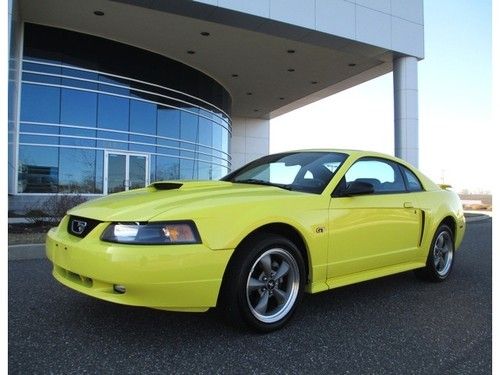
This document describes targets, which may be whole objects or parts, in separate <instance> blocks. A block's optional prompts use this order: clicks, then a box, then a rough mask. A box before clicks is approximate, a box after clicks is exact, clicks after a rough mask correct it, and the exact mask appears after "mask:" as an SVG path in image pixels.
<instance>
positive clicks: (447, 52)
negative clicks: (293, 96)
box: [270, 0, 494, 192]
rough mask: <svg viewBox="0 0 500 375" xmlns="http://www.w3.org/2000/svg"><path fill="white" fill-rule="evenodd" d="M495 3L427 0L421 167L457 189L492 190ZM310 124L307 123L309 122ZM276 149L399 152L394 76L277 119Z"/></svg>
mask: <svg viewBox="0 0 500 375" xmlns="http://www.w3.org/2000/svg"><path fill="white" fill-rule="evenodd" d="M491 14H492V13H491V1H488V0H439V1H436V0H424V30H425V59H424V60H422V61H420V62H419V65H418V75H419V146H420V155H419V169H420V170H421V171H422V172H424V174H426V175H427V176H429V177H430V178H431V179H432V180H434V181H435V182H437V183H443V182H444V183H447V184H451V185H452V186H453V188H454V190H456V191H459V192H460V191H462V190H464V189H467V190H469V191H470V192H485V191H491V190H492V188H493V179H494V176H493V174H492V173H487V170H489V168H486V164H485V161H486V160H488V159H489V155H490V153H491V154H492V146H493V142H492V120H491V109H492V108H491V105H492V100H491V94H492V83H491V82H492V63H491V45H492V43H491V39H492V36H491V35H492V32H491ZM305 124H306V125H307V126H304V125H305ZM270 129H271V130H270V151H271V152H279V151H286V150H292V149H303V148H316V147H326V148H353V149H366V150H371V151H379V152H384V153H387V154H392V155H393V154H394V130H393V129H394V113H393V82H392V73H389V74H386V75H384V76H381V77H379V78H376V79H374V80H371V81H368V82H365V83H363V84H361V85H359V86H356V87H353V88H351V89H348V90H345V91H343V92H340V93H338V94H335V95H332V96H330V97H328V98H325V99H323V100H320V101H318V102H315V103H313V104H310V105H308V106H305V107H303V108H300V109H298V110H295V111H292V112H289V113H287V114H285V115H283V116H280V117H277V118H275V119H273V120H271V126H270Z"/></svg>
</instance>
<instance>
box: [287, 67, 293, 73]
mask: <svg viewBox="0 0 500 375" xmlns="http://www.w3.org/2000/svg"><path fill="white" fill-rule="evenodd" d="M287 70H288V71H289V72H295V69H293V68H288V69H287Z"/></svg>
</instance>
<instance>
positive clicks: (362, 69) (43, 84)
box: [8, 0, 424, 209]
mask: <svg viewBox="0 0 500 375" xmlns="http://www.w3.org/2000/svg"><path fill="white" fill-rule="evenodd" d="M9 26H10V27H9V42H10V63H9V74H10V75H9V123H8V124H9V164H8V173H9V195H10V198H9V206H10V208H11V209H22V208H23V207H26V206H30V205H32V204H33V202H35V201H39V200H40V198H41V197H44V196H47V195H53V194H61V193H78V194H85V195H89V196H99V195H103V194H108V193H112V192H116V191H121V190H127V189H131V188H136V187H142V186H145V185H147V184H149V183H150V182H152V181H156V180H164V179H179V178H180V179H217V178H220V177H222V176H223V175H224V174H226V173H227V172H228V171H230V170H231V169H234V168H236V167H238V166H241V165H242V164H244V163H246V162H248V161H250V160H253V159H255V158H257V157H259V156H262V155H265V154H267V153H268V151H269V120H270V119H271V118H273V117H275V116H278V115H280V114H284V113H286V112H289V111H291V110H293V109H296V108H299V107H302V106H304V105H306V104H308V103H311V102H314V101H316V100H319V99H321V98H324V97H326V96H329V95H332V94H334V93H336V92H339V91H342V90H345V89H347V88H349V87H352V86H355V85H358V84H360V83H362V82H365V81H367V80H370V79H372V78H375V77H377V76H380V75H382V74H385V73H387V72H390V71H394V100H395V133H394V135H395V140H396V142H395V144H396V149H395V153H396V154H397V155H398V156H401V157H403V158H405V159H407V160H409V161H410V162H412V163H414V164H417V161H418V113H417V112H418V111H417V108H418V98H417V96H418V95H417V94H418V91H417V61H418V60H419V59H422V58H423V56H424V41H423V35H424V26H423V5H422V0H380V1H369V0H363V1H362V0H356V1H354V0H352V1H351V0H335V1H333V0H286V1H285V0H259V1H243V0H212V1H186V0H177V1H140V0H115V1H108V0H93V1H78V0H44V1H36V0H12V1H9ZM335 125H336V124H332V126H335ZM367 126H369V125H367ZM305 130H307V124H305ZM387 136H391V135H389V134H387ZM334 146H335V142H334V140H332V147H334Z"/></svg>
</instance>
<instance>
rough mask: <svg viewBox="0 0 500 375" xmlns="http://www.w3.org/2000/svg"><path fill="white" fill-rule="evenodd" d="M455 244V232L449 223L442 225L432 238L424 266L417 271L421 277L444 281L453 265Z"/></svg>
mask: <svg viewBox="0 0 500 375" xmlns="http://www.w3.org/2000/svg"><path fill="white" fill-rule="evenodd" d="M454 255H455V245H454V242H453V234H452V232H451V229H450V228H449V227H448V226H447V225H444V224H443V225H441V226H440V227H439V228H438V230H437V231H436V234H435V235H434V239H433V240H432V243H431V247H430V249H429V255H428V256H427V263H426V266H425V267H424V268H421V269H418V270H416V271H415V273H416V275H417V276H418V277H419V278H422V279H425V280H430V281H444V280H445V279H446V278H447V277H448V275H449V274H450V272H451V269H452V267H453V258H454Z"/></svg>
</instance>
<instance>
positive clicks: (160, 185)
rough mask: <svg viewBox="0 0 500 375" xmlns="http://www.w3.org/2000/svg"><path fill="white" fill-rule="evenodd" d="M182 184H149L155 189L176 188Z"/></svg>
mask: <svg viewBox="0 0 500 375" xmlns="http://www.w3.org/2000/svg"><path fill="white" fill-rule="evenodd" d="M182 185H183V184H181V183H179V182H155V183H152V184H151V185H149V186H150V187H154V188H155V189H156V190H176V189H180V187H181V186H182Z"/></svg>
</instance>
